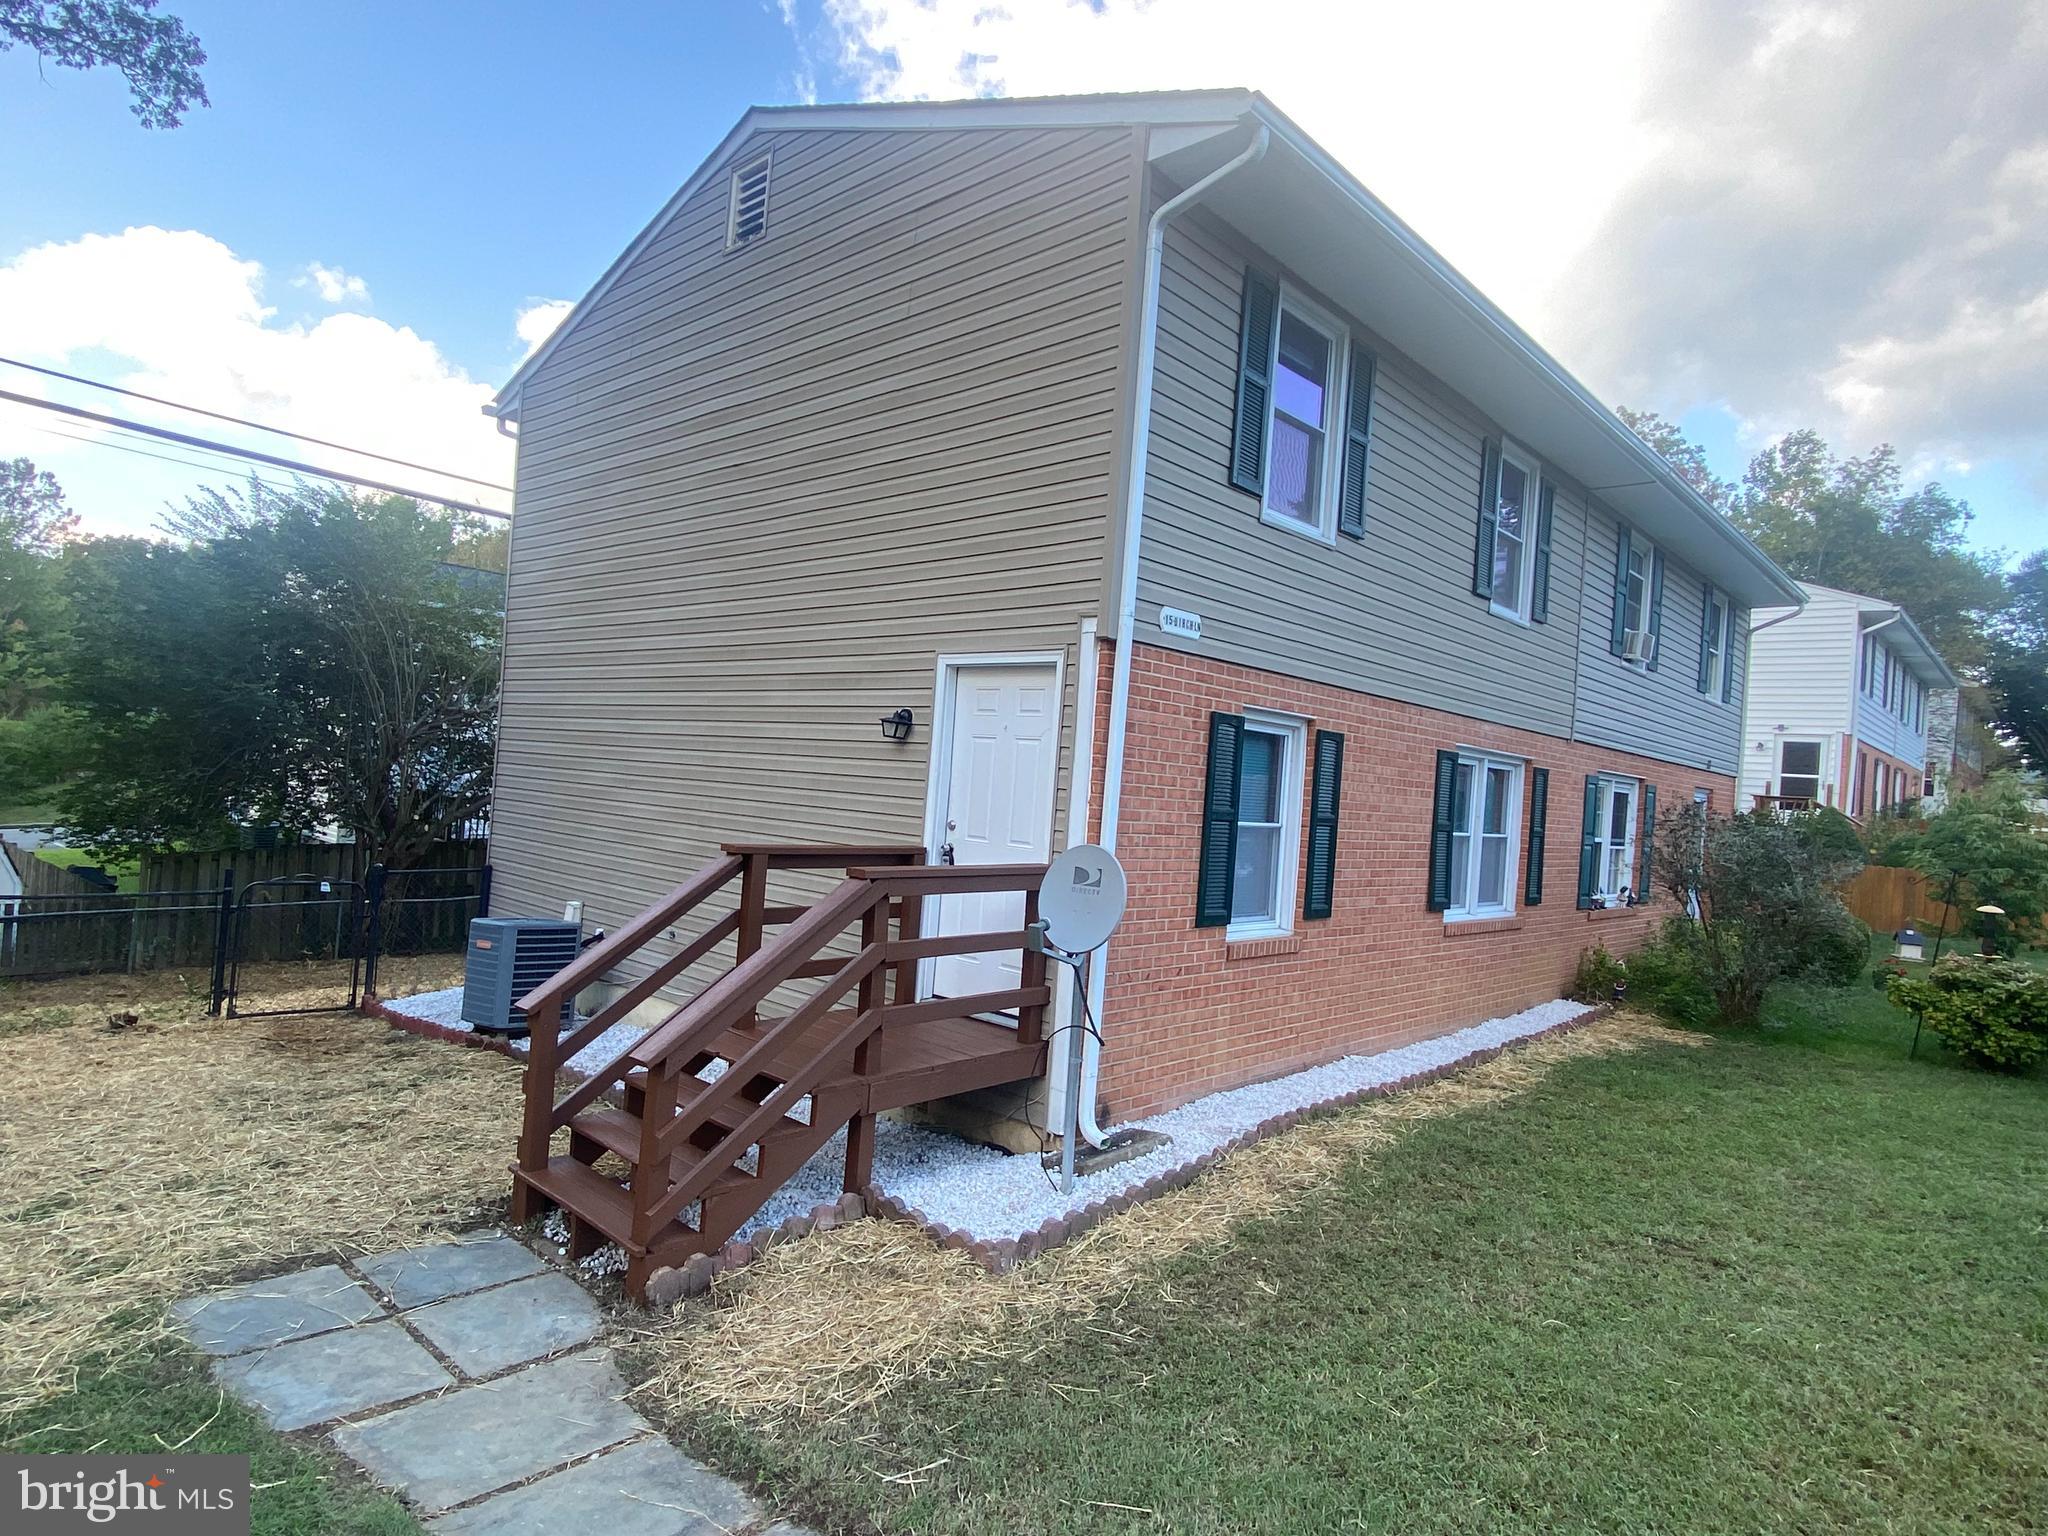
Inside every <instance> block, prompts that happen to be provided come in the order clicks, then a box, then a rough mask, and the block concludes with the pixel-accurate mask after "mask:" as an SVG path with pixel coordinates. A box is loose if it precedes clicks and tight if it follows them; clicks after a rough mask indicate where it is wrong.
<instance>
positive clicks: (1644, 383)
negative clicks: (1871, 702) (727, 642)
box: [785, 0, 2048, 478]
mask: <svg viewBox="0 0 2048 1536" xmlns="http://www.w3.org/2000/svg"><path fill="white" fill-rule="evenodd" d="M818 6H822V12H819V11H818V10H817V9H816V7H818ZM804 9H805V10H806V11H809V12H810V13H812V14H817V15H821V17H822V19H821V20H819V21H817V22H815V23H813V24H811V25H809V26H808V27H806V25H805V24H804V23H803V22H802V20H801V19H800V18H799V19H797V20H789V18H788V14H787V11H786V9H785V19H786V20H788V21H789V25H790V27H791V30H792V32H793V33H794V34H795V35H796V38H797V42H798V51H799V55H800V57H813V56H825V57H830V58H832V59H834V60H835V61H836V63H837V65H838V68H839V70H840V71H841V73H842V74H843V75H844V76H845V77H846V78H848V79H849V80H850V81H851V82H852V83H853V84H854V85H855V87H856V88H857V89H858V90H859V91H860V93H861V94H863V95H864V96H868V97H880V98H934V99H937V98H946V97H959V96H976V95H1009V96H1025V95H1038V94H1054V93H1064V92H1084V91H1126V90H1152V89H1169V88H1187V87H1201V86H1227V85H1246V86H1251V87H1254V88H1256V89H1258V90H1261V91H1263V92H1264V93H1265V94H1266V95H1267V96H1268V97H1269V98H1271V99H1272V100H1273V101H1274V102H1275V103H1277V104H1278V105H1279V106H1280V107H1281V109H1282V110H1284V111H1286V112H1287V113H1288V114H1290V115H1291V116H1292V117H1294V118H1295V120H1296V121H1298V122H1300V123H1301V124H1302V126H1303V127H1304V128H1306V129H1307V130H1308V131H1309V132H1310V133H1312V134H1314V135H1315V137H1316V138H1317V139H1318V140H1319V141H1320V142H1321V143H1322V144H1323V145H1324V146H1325V147H1326V148H1327V149H1329V150H1330V151H1331V152H1332V153H1333V154H1335V155H1336V156H1337V157H1338V158H1339V159H1340V160H1342V161H1343V162H1344V163H1345V164H1346V165H1347V166H1348V167H1349V168H1350V169H1351V170H1353V171H1354V172H1356V173H1357V174H1358V176H1359V177H1360V178H1361V179H1362V180H1363V181H1365V182H1366V183H1367V185H1369V186H1371V187H1372V189H1373V190H1374V191H1375V192H1377V193H1378V194H1379V195H1380V196H1381V197H1383V198H1384V199H1385V200H1386V201H1387V202H1388V203H1389V204H1390V205H1392V207H1393V208H1394V209H1395V210H1396V211H1397V212H1398V213H1400V214H1401V216H1402V217H1403V218H1405V219H1407V220H1408V221H1409V222H1410V223H1411V224H1413V225H1414V226H1415V227H1416V228H1417V229H1418V230H1420V231H1421V233H1422V234H1423V235H1424V237H1425V238H1427V239H1428V240H1429V241H1431V243H1433V244H1434V245H1436V246H1437V248H1438V249H1439V250H1441V251H1442V252H1443V253H1444V254H1445V255H1446V256H1447V257H1448V258H1449V259H1450V260H1451V261H1452V263H1453V264H1455V265H1456V266H1457V267H1459V268H1460V269H1461V270H1462V271H1463V272H1464V273H1465V274H1466V275H1467V276H1468V277H1470V278H1471V279H1472V280H1473V281H1474V282H1476V283H1477V284H1478V285H1479V286H1480V287H1481V288H1482V289H1484V290H1485V291H1486V292H1487V293H1488V294H1489V295H1490V296H1491V297H1492V298H1493V299H1495V300H1496V301H1497V302H1498V303H1500V304H1501V305H1502V306H1503V307H1504V308H1505V309H1507V310H1508V311H1509V313H1511V314H1513V315H1514V316H1515V318H1516V319H1517V320H1519V321H1521V322H1522V323H1523V324H1524V325H1526V326H1527V327H1528V328H1529V329H1530V330H1531V331H1532V332H1533V333H1534V334H1535V335H1536V336H1537V337H1538V338H1539V339H1540V340H1542V341H1543V342H1544V343H1545V344H1546V345H1548V346H1550V347H1551V348H1552V349H1553V350H1554V351H1556V352H1557V353H1558V354H1559V355H1560V356H1561V357H1562V358H1563V359H1564V360H1565V361H1566V363H1567V364H1569V365H1570V366H1572V367H1574V368H1575V369H1579V370H1581V371H1582V372H1583V373H1584V374H1585V376H1586V378H1587V380H1588V382H1589V383H1590V384H1592V385H1593V387H1594V388H1595V389H1596V390H1597V391H1599V392H1601V393H1602V394H1603V395H1604V396H1606V397H1607V398H1609V399H1616V400H1620V401H1623V402H1626V403H1631V404H1637V405H1644V406H1651V407H1655V408H1658V409H1662V410H1664V411H1665V412H1666V413H1667V414H1672V415H1676V414H1679V413H1681V412H1683V411H1685V410H1686V409H1689V408H1691V407H1693V406H1696V405H1700V404H1703V403H1710V402H1713V401H1717V400H1718V401H1725V402H1728V405H1729V409H1730V410H1731V412H1732V413H1734V414H1735V415H1736V416H1737V417H1738V418H1740V419H1743V420H1746V421H1748V422H1750V423H1752V424H1753V426H1754V429H1755V431H1756V432H1757V433H1758V435H1759V436H1764V437H1775V436H1776V435H1778V434H1779V433H1781V432H1783V431H1784V430H1787V429H1788V428H1789V427H1792V426H1802V425H1810V426H1816V427H1819V428H1821V429H1822V430H1823V431H1826V432H1828V433H1830V434H1832V435H1835V436H1836V437H1837V438H1838V446H1839V447H1841V448H1842V449H1844V450H1845V451H1861V450H1862V449H1864V448H1867V447H1868V446H1870V445H1871V444H1872V443H1874V442H1875V441H1877V440H1878V439H1880V438H1891V439H1893V440H1894V441H1896V442H1897V443H1898V444H1899V445H1900V447H1901V449H1902V450H1903V451H1905V452H1906V453H1907V454H1908V455H1911V454H1912V453H1915V452H1919V451H1927V452H1930V453H1938V454H1939V455H1940V457H1941V458H1942V459H1943V461H1944V462H1950V463H1954V462H1962V461H1974V462H1978V463H1981V462H1982V461H1983V460H1984V459H1985V458H1986V457H1990V456H1994V455H2003V456H2006V457H2011V458H2015V459H2018V460H2021V461H2029V462H2031V463H2033V464H2034V465H2036V466H2043V468H2042V470H2041V472H2042V474H2043V475H2044V478H2048V435H2044V434H2048V426H2044V419H2048V418H2044V414H2043V411H2042V408H2041V402H2042V401H2043V400H2044V399H2048V371H2044V370H2048V347H2044V346H2043V345H2042V339H2041V333H2040V326H2041V323H2042V321H2041V315H2040V299H2039V293H2040V287H2041V274H2042V273H2043V272H2044V271H2048V130H2044V125H2048V3H2044V0H1983V3H1980V4H1976V5H1971V6H1929V5H1926V4H1925V3H1924V0H1745V3H1744V4H1741V5H1731V4H1729V3H1727V0H1661V3H1634V0H1630V3H1619V0H1616V3H1608V0H1600V3H1595V4H1581V5H1574V6H1570V7H1559V6H1550V5H1532V4H1529V3H1527V0H1499V3H1496V0H1444V3H1438V4H1430V5H1415V4H1406V3H1402V4H1395V3H1388V0H1264V3H1262V4H1260V5H1258V6H1256V7H1255V8H1253V9H1252V10H1250V11H1247V9H1246V7H1245V6H1244V5H1243V3H1242V0H815V4H813V5H807V6H806V7H805V8H804Z"/></svg>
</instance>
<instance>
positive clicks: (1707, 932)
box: [1631, 805, 1870, 1025]
mask: <svg viewBox="0 0 2048 1536" xmlns="http://www.w3.org/2000/svg"><path fill="white" fill-rule="evenodd" d="M1654 849H1655V862H1654V867H1655V870H1656V875H1657V880H1658V882H1659V884H1661V885H1662V886H1664V888H1665V889H1666V890H1668V891H1670V892H1671V893H1672V894H1673V895H1674V896H1675V897H1677V898H1678V900H1679V902H1680V903H1681V904H1683V905H1689V906H1693V907H1696V909H1697V912H1698V916H1697V917H1696V918H1688V919H1680V920H1675V921H1673V922H1671V923H1669V924H1667V925H1666V927H1665V930H1664V937H1663V940H1662V943H1663V944H1664V945H1667V946H1670V947H1673V948H1678V949H1682V950H1683V951H1685V953H1686V956H1687V959H1688V960H1689V962H1690V964H1691V967H1692V972H1693V974H1694V975H1695V976H1696V977H1697V978H1698V980H1699V982H1700V984H1701V985H1702V986H1704V987H1705V988H1706V990H1707V991H1708V993H1709V994H1710V995H1711V996H1712V997H1713V1000H1714V1001H1713V1010H1714V1015H1715V1016H1716V1017H1717V1018H1718V1019H1719V1020H1720V1021H1721V1022H1722V1023H1724V1024H1731V1025H1744V1024H1754V1023H1756V1022H1757V1020H1758V1019H1759V1017H1760V1016H1761V1015H1762V1012H1763V1002H1764V994H1765V993H1766V992H1767V991H1768V990H1769V989H1770V987H1771V986H1772V984H1773V983H1775V982H1778V981H1781V980H1784V979H1787V978H1789V977H1795V976H1815V977H1820V978H1824V979H1827V980H1831V981H1834V982H1837V983H1846V982H1851V981H1854V980H1855V979H1856V978H1857V977H1858V976H1860V975H1861V974H1862V972H1863V966H1864V965H1865V963H1866V959H1867V956H1868V955H1869V953H1870V951H1869V937H1868V935H1867V934H1866V933H1865V932H1864V930H1863V928H1862V925H1861V924H1860V923H1858V922H1857V921H1856V920H1855V918H1853V917H1852V916H1851V915H1850V914H1849V911H1848V909H1847V908H1846V907H1844V906H1843V905H1842V900H1841V897H1840V896H1838V895H1837V894H1836V891H1835V888H1836V887H1837V886H1839V885H1840V884H1841V883H1842V882H1843V881H1845V880H1847V879H1848V878H1849V876H1851V875H1853V874H1854V873H1855V872H1856V871H1857V870H1858V869H1860V868H1861V867H1862V865H1863V850H1862V847H1861V845H1860V844H1859V843H1858V842H1857V841H1856V836H1855V828H1854V827H1853V826H1850V825H1849V824H1848V823H1847V822H1846V820H1845V819H1844V818H1843V817H1841V816H1840V814H1839V813H1836V812H1832V811H1828V812H1809V813H1805V814H1801V815H1793V816H1781V815H1777V814H1774V813H1772V812H1770V811H1754V812H1751V813H1750V814H1748V815H1744V816H1709V815H1708V814H1707V813H1706V811H1705V809H1704V808H1703V807H1701V806H1698V805H1689V806H1686V807H1683V808H1682V809H1680V810H1676V811H1673V812H1671V813H1669V814H1667V815H1664V816H1660V817H1659V818H1658V819H1657V832H1656V842H1655V844H1654ZM1852 946H1853V947H1854V949H1855V955H1854V959H1853V963H1852V962H1851V957H1850V950H1851V948H1852ZM1631 990H1633V988H1631Z"/></svg>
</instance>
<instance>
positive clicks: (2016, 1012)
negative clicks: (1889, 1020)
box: [1885, 955, 2048, 1072]
mask: <svg viewBox="0 0 2048 1536" xmlns="http://www.w3.org/2000/svg"><path fill="white" fill-rule="evenodd" d="M1885 995H1886V996H1888V997H1889V998H1890V999H1891V1000H1892V1001H1893V1002H1895V1003H1897V1004H1898V1005H1899V1006H1900V1007H1901V1008H1908V1009H1911V1010H1912V1011H1913V1012H1915V1013H1917V1014H1919V1015H1920V1017H1921V1018H1922V1019H1923V1020H1924V1021H1925V1022H1926V1025H1927V1027H1928V1028H1929V1029H1931V1030H1933V1031H1934V1032H1935V1033H1936V1034H1937V1035H1939V1036H1941V1038H1942V1039H1943V1040H1945V1041H1947V1042H1948V1045H1949V1048H1950V1049H1951V1050H1953V1051H1955V1052H1956V1054H1957V1055H1959V1056H1961V1057H1962V1058H1963V1059H1964V1060H1965V1061H1968V1062H1970V1063H1971V1064H1972V1065H1974V1066H1979V1067H1988V1068H1991V1069H1992V1070H1994V1071H2000V1072H2024V1071H2026V1070H2027V1069H2028V1068H2029V1067H2031V1066H2033V1065H2034V1063H2035V1062H2037V1061H2039V1060H2041V1059H2042V1057H2044V1056H2048V976H2044V975H2043V974H2042V973H2041V972H2039V971H2037V970H2034V969H2033V968H2032V967H2031V966H2028V965H2024V964H2022V963H2021V962H2019V961H2017V960H1990V959H1982V958H1978V957H1974V956H1969V955H1951V956H1949V957H1948V958H1947V959H1945V960H1942V961H1939V962H1937V963H1936V965H1935V966H1934V968H1933V970H1931V971H1929V972H1928V973H1927V974H1926V975H1925V976H1894V977H1893V978H1892V979H1891V980H1890V981H1888V982H1887V983H1886V985H1885Z"/></svg>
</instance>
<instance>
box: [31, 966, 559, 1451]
mask: <svg viewBox="0 0 2048 1536" xmlns="http://www.w3.org/2000/svg"><path fill="white" fill-rule="evenodd" d="M273 980H274V982H285V983H289V982H290V981H291V978H290V977H288V976H282V975H281V976H279V977H277V978H274V979H273ZM64 986H66V987H69V988H70V989H72V990H71V991H69V992H64V991H62V990H60V989H54V990H53V989H52V988H50V987H43V988H39V989H37V990H36V991H35V992H34V993H33V994H31V995H29V996H27V997H22V996H19V995H10V994H8V993H0V1063H4V1069H5V1070H4V1075H0V1417H4V1416H5V1415H6V1414H8V1413H11V1412H13V1411H15V1410H17V1409H19V1408H22V1407H24V1406H26V1405H28V1404H30V1403H33V1402H37V1401H40V1400H42V1399H45V1398H47V1397H49V1396H51V1395H54V1394H56V1393H58V1392H61V1391H63V1390H65V1388H66V1387H67V1385H68V1384H69V1383H70V1381H71V1380H72V1379H73V1375H74V1373H75V1371H76V1369H77V1366H78V1365H79V1363H80V1362H81V1361H82V1360H83V1359H84V1358H85V1357H86V1356H88V1355H90V1354H93V1353H95V1352H97V1351H101V1350H113V1351H119V1350H121V1349H123V1348H131V1347H138V1346H140V1345H141V1344H143V1343H144V1342H146V1341H147V1340H148V1339H149V1338H150V1337H151V1336H152V1335H153V1333H154V1332H155V1331H156V1330H159V1329H161V1328H162V1327H163V1326H164V1321H163V1309H164V1307H165V1305H166V1304H167V1303H169V1302H171V1301H173V1300H175V1299H176V1298H178V1297H179V1296H182V1295H185V1294H188V1293H190V1292H191V1291H194V1290H196V1289H200V1288H202V1287H204V1286H206V1285H208V1284H211V1283H215V1282H218V1281H220V1280H223V1279H225V1278H228V1277H229V1276H230V1275H233V1274H235V1273H238V1272H241V1271H245V1270H260V1269H262V1268H264V1267H266V1266H272V1265H276V1264H279V1263H281V1262H283V1261H285V1260H288V1259H294V1258H299V1257H304V1256H310V1255H314V1254H318V1253H335V1252H343V1253H346V1252H368V1251H373V1250H377V1249H382V1248H388V1247H396V1246H400V1245H402V1244H405V1243H409V1242H412V1241H414V1240H416V1239H419V1238H421V1237H424V1236H427V1235H429V1234H433V1233H436V1232H441V1231H446V1230H452V1229H454V1228H456V1227H459V1226H461V1225H464V1224H467V1223H469V1222H472V1221H473V1220H474V1219H475V1218H476V1216H477V1215H478V1214H479V1213H480V1212H481V1211H482V1210H483V1209H485V1208H486V1207H489V1206H492V1205H495V1204H496V1203H497V1202H498V1201H499V1200H501V1199H502V1197H503V1196H504V1193H505V1190H506V1187H507V1181H506V1174H505V1168H506V1165H507V1162H508V1161H509V1158H510V1153H511V1146H512V1141H513V1138H514V1136H515V1135H516V1132H517V1125H518V1114H519V1068H518V1066H517V1065H516V1064H515V1063H512V1062H509V1061H506V1060H504V1059H503V1058H501V1057H499V1056H497V1055H495V1054H493V1053H490V1052H485V1051H460V1050H450V1049H449V1048H448V1047H446V1046H444V1045H438V1044H434V1043H432V1042H429V1041H425V1040H420V1039H417V1038H415V1037H413V1036H410V1035H406V1034H401V1033H399V1032H397V1031H394V1030H391V1029H389V1028H387V1027H386V1026H385V1025H383V1024H380V1023H376V1022H373V1021H371V1020H368V1019H364V1018H361V1017H358V1016H355V1015H350V1014H333V1013H330V1014H312V1015H307V1016H304V1017H300V1018H256V1019H209V1018H206V1017H205V1016H204V1011H203V1010H204V1001H203V999H192V998H186V999H184V1000H180V999H179V998H178V997H176V996H175V995H174V994H173V993H171V992H169V991H165V992H164V993H163V994H162V995H158V996H148V997H143V996H136V995H134V994H133V993H132V992H129V993H125V994H124V992H123V990H122V988H121V986H119V985H118V984H116V985H109V984H107V983H91V982H74V983H66V984H64ZM95 986H97V987H99V988H100V990H99V991H98V993H97V994H96V995H97V996H98V998H99V1005H97V1006H95V1005H93V1004H91V1003H83V1002H77V1001H76V999H77V998H79V997H87V996H93V995H95V994H94V993H93V992H92V991H91V989H92V988H94V987H95ZM305 990H307V992H308V994H309V995H311V994H312V992H313V991H315V990H317V989H316V988H314V987H312V986H305ZM275 995H277V996H281V997H284V998H287V999H290V998H292V997H293V996H294V995H295V993H294V992H293V991H291V990H281V991H280V992H278V993H277V994H275ZM109 1003H111V1004H112V1008H110V1007H108V1006H106V1005H107V1004H109ZM24 1004H26V1005H27V1007H26V1008H24ZM124 1005H125V1007H124ZM115 1009H121V1010H123V1011H126V1012H129V1013H133V1014H135V1015H137V1016H138V1018H137V1022H135V1023H134V1024H123V1025H119V1026H113V1027H110V1025H109V1013H110V1012H111V1011H114V1010H115Z"/></svg>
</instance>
